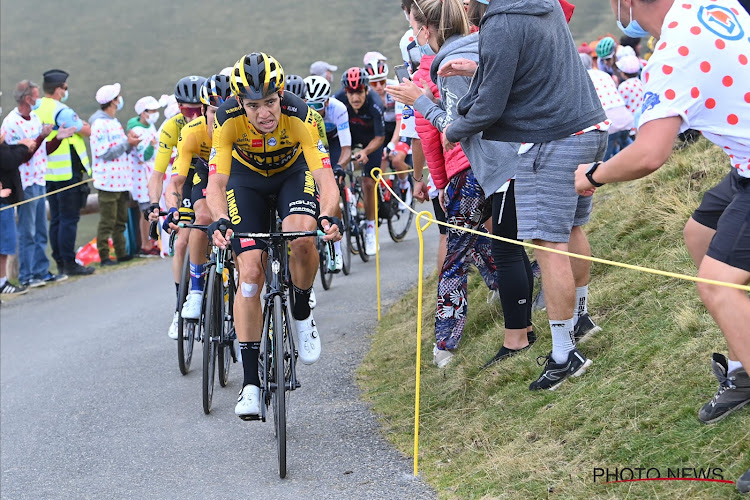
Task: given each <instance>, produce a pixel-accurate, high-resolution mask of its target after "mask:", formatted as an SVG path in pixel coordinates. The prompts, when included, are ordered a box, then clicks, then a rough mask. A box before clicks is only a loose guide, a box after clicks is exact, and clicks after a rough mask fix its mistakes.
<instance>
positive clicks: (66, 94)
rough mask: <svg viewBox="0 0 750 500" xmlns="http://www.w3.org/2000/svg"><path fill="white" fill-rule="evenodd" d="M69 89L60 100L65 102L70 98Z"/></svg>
mask: <svg viewBox="0 0 750 500" xmlns="http://www.w3.org/2000/svg"><path fill="white" fill-rule="evenodd" d="M68 95H69V94H68V91H67V90H66V91H65V95H64V96H62V97H61V98H60V102H65V101H67V100H68Z"/></svg>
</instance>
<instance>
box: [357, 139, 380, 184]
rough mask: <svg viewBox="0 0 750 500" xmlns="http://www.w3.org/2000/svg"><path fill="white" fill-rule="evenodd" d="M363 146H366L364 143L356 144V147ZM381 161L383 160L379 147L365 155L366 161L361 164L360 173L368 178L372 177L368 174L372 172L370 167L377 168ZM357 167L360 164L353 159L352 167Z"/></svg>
mask: <svg viewBox="0 0 750 500" xmlns="http://www.w3.org/2000/svg"><path fill="white" fill-rule="evenodd" d="M364 146H366V144H365V145H358V146H356V147H364ZM352 147H355V146H352ZM382 161H383V147H380V148H378V149H377V150H375V151H373V152H372V153H370V154H369V155H368V156H367V163H366V164H365V165H361V167H362V175H363V176H365V177H367V178H368V179H372V176H371V175H370V173H371V172H372V169H373V168H375V167H378V168H379V167H380V164H381V163H382ZM359 167H360V164H359V163H357V162H356V161H355V162H354V168H355V169H357V168H359Z"/></svg>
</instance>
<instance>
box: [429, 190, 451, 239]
mask: <svg viewBox="0 0 750 500" xmlns="http://www.w3.org/2000/svg"><path fill="white" fill-rule="evenodd" d="M432 209H433V211H434V212H435V220H437V221H439V222H446V219H445V212H443V207H441V206H440V200H439V199H438V197H437V196H435V197H434V198H433V199H432ZM437 227H438V231H440V234H448V228H447V227H445V226H443V225H442V224H438V225H437Z"/></svg>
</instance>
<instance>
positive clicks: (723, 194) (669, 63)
mask: <svg viewBox="0 0 750 500" xmlns="http://www.w3.org/2000/svg"><path fill="white" fill-rule="evenodd" d="M610 3H611V5H612V10H613V11H614V12H615V15H616V16H617V19H618V21H619V24H620V25H624V28H623V31H625V33H626V34H628V35H632V34H634V33H633V32H638V33H637V34H638V36H641V35H643V36H646V35H647V34H648V33H650V34H652V35H653V36H655V37H658V38H659V43H658V45H657V47H656V49H655V50H654V53H653V55H652V56H651V58H650V59H649V64H648V66H647V67H646V69H645V72H644V78H643V80H644V88H643V90H644V92H645V94H644V98H643V112H642V114H641V118H640V123H639V127H640V128H639V133H638V136H637V137H636V140H635V142H634V143H633V144H632V145H631V146H630V147H628V148H627V149H625V150H624V151H622V152H621V153H620V154H618V155H616V156H615V157H614V158H612V159H611V160H609V161H607V162H605V163H601V164H599V163H593V164H582V165H580V166H579V167H578V170H577V172H576V189H577V191H578V192H579V193H581V194H584V195H591V194H593V192H594V190H595V189H596V187H598V186H601V185H602V184H604V183H611V182H621V181H628V180H632V179H638V178H641V177H645V176H646V175H648V174H650V173H652V172H654V171H655V170H657V169H659V168H660V167H661V166H662V165H663V164H664V162H666V161H667V159H668V158H669V156H670V155H671V153H672V147H673V144H674V140H675V138H676V137H677V135H678V133H680V132H683V131H685V130H687V129H688V128H694V129H697V130H700V131H701V132H702V134H703V136H704V137H705V138H706V139H708V140H709V141H711V142H713V143H714V144H716V145H717V146H719V147H720V148H722V149H723V150H724V151H725V152H726V153H727V155H728V156H729V159H730V161H731V168H730V171H729V173H728V174H727V176H726V177H725V178H724V179H723V180H722V181H721V182H720V183H719V184H718V185H716V186H715V187H713V188H712V189H711V190H709V191H708V192H707V193H706V194H705V195H704V196H703V201H702V202H701V204H700V206H699V207H698V208H697V209H696V210H695V212H694V213H693V215H692V217H691V218H690V219H689V220H688V222H687V224H686V225H685V231H684V233H685V243H686V245H687V248H688V251H689V252H690V255H691V257H692V258H693V261H694V262H695V264H696V266H698V268H699V270H698V276H699V277H701V278H706V279H709V280H718V281H723V282H729V283H735V284H738V285H747V284H748V282H750V250H748V249H750V226H748V224H747V222H746V221H747V220H748V218H750V182H748V180H750V107H748V102H750V94H749V93H748V92H747V90H748V89H747V82H748V81H750V71H749V70H748V68H749V67H750V66H748V57H750V54H748V51H747V48H748V44H747V40H746V39H745V36H741V34H742V33H745V34H746V33H747V31H748V29H750V15H748V13H747V12H746V11H743V10H741V9H738V8H737V7H738V4H737V2H736V1H735V0H716V1H711V0H696V1H693V2H690V3H687V4H683V3H682V2H672V1H671V0H650V1H644V0H632V2H630V6H629V8H628V5H627V4H626V3H623V5H622V6H620V7H618V4H617V2H615V1H614V0H611V2H610ZM704 12H708V13H709V15H708V16H702V15H701V14H700V13H704ZM711 12H713V13H714V15H717V16H718V18H716V17H713V16H712V15H711V14H710V13H711ZM706 19H708V21H706ZM717 19H721V20H723V21H722V22H716V21H717ZM641 27H642V28H641ZM644 29H645V30H648V33H646V32H645V31H644ZM698 292H699V294H700V297H701V300H702V301H703V303H704V304H705V306H706V308H707V309H708V311H709V312H710V313H711V316H712V317H713V318H714V320H715V321H716V322H717V324H718V326H719V328H720V329H721V331H722V333H723V334H724V337H725V339H726V341H727V345H728V348H729V353H728V354H729V356H728V357H727V356H724V355H723V354H719V353H714V354H713V356H712V357H711V367H712V369H713V372H714V374H715V375H716V378H717V379H718V382H719V390H718V391H717V393H716V394H715V395H714V397H713V398H712V399H711V401H709V402H707V403H706V404H704V405H703V407H702V408H701V409H700V410H699V411H698V418H699V419H700V420H701V421H702V422H703V423H706V424H711V423H714V422H718V421H719V420H721V419H722V418H724V417H725V416H727V415H728V414H729V413H731V412H733V411H735V410H738V409H740V408H742V407H743V406H745V405H747V404H748V403H750V376H748V372H749V371H750V333H748V329H747V324H748V322H750V298H748V296H747V293H746V292H744V291H742V290H736V289H733V288H726V287H722V286H716V285H708V284H704V283H699V284H698ZM732 431H734V429H732ZM737 486H738V488H740V490H741V491H744V492H745V493H748V492H750V470H748V471H747V472H745V474H744V475H743V476H742V478H741V479H740V481H738V482H737Z"/></svg>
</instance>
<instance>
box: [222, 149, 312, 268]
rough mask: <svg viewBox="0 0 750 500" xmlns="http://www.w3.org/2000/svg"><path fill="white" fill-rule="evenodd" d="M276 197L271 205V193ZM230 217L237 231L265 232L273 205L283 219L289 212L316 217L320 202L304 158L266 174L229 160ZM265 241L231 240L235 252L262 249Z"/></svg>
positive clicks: (268, 226)
mask: <svg viewBox="0 0 750 500" xmlns="http://www.w3.org/2000/svg"><path fill="white" fill-rule="evenodd" d="M272 196H275V197H276V200H277V202H276V206H275V207H274V206H272V204H271V199H270V198H271V197H272ZM227 204H228V206H229V219H230V220H231V221H232V224H233V225H234V230H235V231H237V232H239V233H264V232H268V231H270V230H271V227H270V218H271V211H272V210H273V209H276V210H277V212H278V214H279V217H281V219H282V220H284V219H285V218H286V217H287V216H289V215H296V214H303V215H309V216H310V217H312V218H314V219H315V220H316V221H317V220H318V215H320V205H319V199H318V190H317V187H316V186H315V180H314V179H313V176H312V173H311V172H310V171H309V170H308V169H307V164H306V163H305V161H304V160H302V159H301V157H300V159H298V160H297V162H296V163H295V164H294V165H293V166H291V167H290V168H288V169H287V170H285V171H283V172H280V173H278V174H274V175H272V176H271V177H266V176H264V175H261V174H259V173H257V172H255V171H253V170H250V169H248V168H247V167H246V166H245V165H243V164H241V163H240V162H238V161H237V160H232V171H231V174H230V176H229V182H228V183H227ZM265 247H266V245H265V243H263V242H261V241H256V240H253V239H239V240H232V249H233V250H234V252H235V253H236V254H240V253H242V252H246V251H248V250H255V249H263V248H265Z"/></svg>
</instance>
